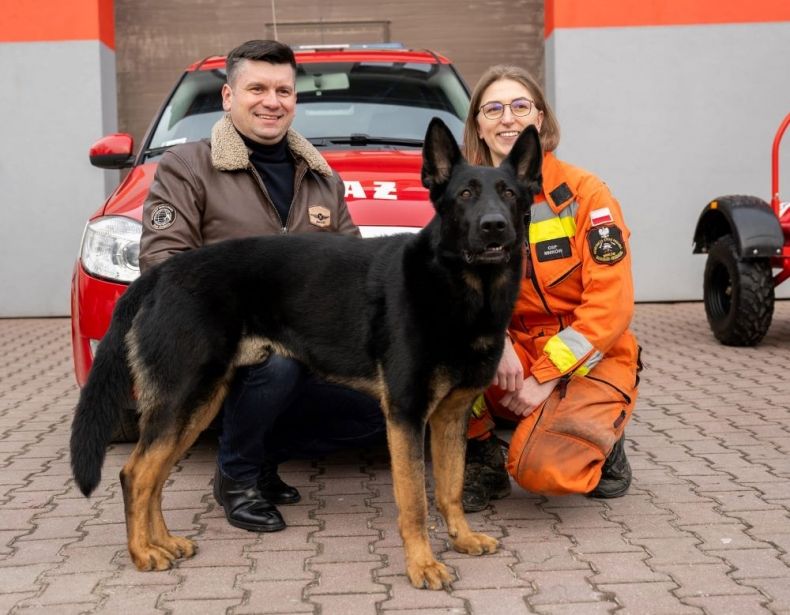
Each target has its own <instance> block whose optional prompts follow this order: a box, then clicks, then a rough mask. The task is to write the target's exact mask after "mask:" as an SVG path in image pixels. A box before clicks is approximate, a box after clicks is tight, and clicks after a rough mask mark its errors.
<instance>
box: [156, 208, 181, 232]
mask: <svg viewBox="0 0 790 615" xmlns="http://www.w3.org/2000/svg"><path fill="white" fill-rule="evenodd" d="M175 221H176V210H175V209H173V207H172V206H170V205H157V206H156V207H154V210H153V211H152V212H151V227H153V228H154V229H156V230H157V231H161V230H164V229H166V228H169V227H171V226H173V223H174V222H175Z"/></svg>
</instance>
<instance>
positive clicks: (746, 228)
mask: <svg viewBox="0 0 790 615" xmlns="http://www.w3.org/2000/svg"><path fill="white" fill-rule="evenodd" d="M727 234H730V235H732V236H733V238H734V239H735V245H736V248H737V250H738V255H739V257H740V258H767V257H772V256H779V255H781V254H782V246H783V244H784V236H783V234H782V227H781V226H780V225H779V220H778V219H777V217H776V215H775V214H774V211H773V210H772V209H771V207H770V206H769V205H768V203H766V202H765V201H763V200H762V199H759V198H757V197H753V196H723V197H719V198H717V199H714V200H712V201H711V202H710V203H708V204H707V205H706V206H705V209H703V210H702V214H700V217H699V220H698V221H697V228H696V229H695V231H694V247H693V253H694V254H703V253H707V252H708V250H709V249H710V247H711V246H712V245H713V244H714V242H715V241H716V240H717V239H719V238H720V237H722V236H723V235H727Z"/></svg>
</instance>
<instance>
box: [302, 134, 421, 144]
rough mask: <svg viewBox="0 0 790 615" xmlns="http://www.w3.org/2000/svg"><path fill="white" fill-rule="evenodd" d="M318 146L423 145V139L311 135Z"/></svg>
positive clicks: (360, 135)
mask: <svg viewBox="0 0 790 615" xmlns="http://www.w3.org/2000/svg"><path fill="white" fill-rule="evenodd" d="M308 141H310V143H312V144H313V145H315V146H316V147H326V146H327V145H359V146H365V145H399V146H402V147H422V145H423V140H422V139H406V138H401V137H372V136H370V135H367V134H363V133H352V134H351V135H349V136H346V137H311V138H310V139H308Z"/></svg>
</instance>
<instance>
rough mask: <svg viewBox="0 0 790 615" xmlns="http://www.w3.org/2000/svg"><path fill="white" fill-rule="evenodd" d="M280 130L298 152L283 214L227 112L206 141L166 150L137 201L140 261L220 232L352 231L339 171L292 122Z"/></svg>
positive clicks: (211, 239) (226, 235)
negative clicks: (140, 228) (289, 200)
mask: <svg viewBox="0 0 790 615" xmlns="http://www.w3.org/2000/svg"><path fill="white" fill-rule="evenodd" d="M286 138H287V139H288V148H289V149H290V151H291V153H292V154H293V156H294V158H295V160H296V169H295V174H294V198H293V202H292V203H291V209H290V213H289V215H288V219H287V220H286V221H283V220H281V219H280V215H279V214H278V213H277V209H276V208H275V207H274V204H273V203H272V202H271V199H270V198H269V195H268V194H267V192H266V187H265V186H264V184H263V180H262V179H261V177H260V175H259V174H258V172H257V171H256V170H255V168H254V167H253V165H252V164H251V163H250V157H249V154H250V152H249V150H248V149H247V147H246V146H245V145H244V141H242V140H241V137H240V136H239V134H238V133H237V132H236V129H235V128H234V127H233V124H232V123H231V121H230V116H228V115H226V116H225V117H223V118H222V119H221V120H220V121H219V122H217V123H216V124H215V125H214V128H213V129H212V131H211V141H210V142H209V140H207V139H206V140H203V141H199V142H196V143H187V144H184V145H177V146H175V147H173V148H171V149H169V150H168V151H167V152H165V154H164V155H163V156H162V160H161V162H160V163H159V167H158V168H157V170H156V175H155V177H154V181H153V183H152V184H151V190H150V192H149V194H148V198H147V199H146V201H145V205H144V206H143V235H142V239H141V241H140V267H141V269H143V270H145V269H148V268H149V267H151V266H153V265H155V264H157V263H160V262H162V261H163V260H165V259H166V258H168V257H169V256H172V255H173V254H175V253H176V252H181V251H183V250H189V249H191V248H197V247H200V246H203V245H207V244H212V243H216V242H218V241H222V240H223V239H232V238H237V237H249V236H251V235H273V234H281V233H300V232H311V231H324V232H326V231H334V232H340V233H345V234H350V235H358V234H359V229H357V227H356V225H355V224H354V223H353V222H352V221H351V216H350V215H349V213H348V209H347V207H346V202H345V200H344V196H343V195H344V188H343V182H342V181H341V179H340V177H339V176H338V175H337V173H335V172H333V171H332V169H331V168H330V166H329V165H328V164H327V162H326V160H324V158H323V157H322V156H321V154H319V153H318V151H317V150H316V149H315V148H314V147H313V146H312V145H311V144H310V143H309V142H308V141H307V139H305V138H304V137H302V136H301V135H299V134H298V133H297V132H295V131H293V130H289V131H288V133H287V135H286Z"/></svg>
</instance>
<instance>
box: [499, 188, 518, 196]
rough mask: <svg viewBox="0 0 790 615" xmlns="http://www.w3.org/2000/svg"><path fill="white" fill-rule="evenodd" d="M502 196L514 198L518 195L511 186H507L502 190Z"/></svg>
mask: <svg viewBox="0 0 790 615" xmlns="http://www.w3.org/2000/svg"><path fill="white" fill-rule="evenodd" d="M502 196H504V197H506V198H508V199H512V198H514V197H515V196H516V193H515V192H513V191H512V190H511V189H510V188H505V189H504V190H503V191H502Z"/></svg>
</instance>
